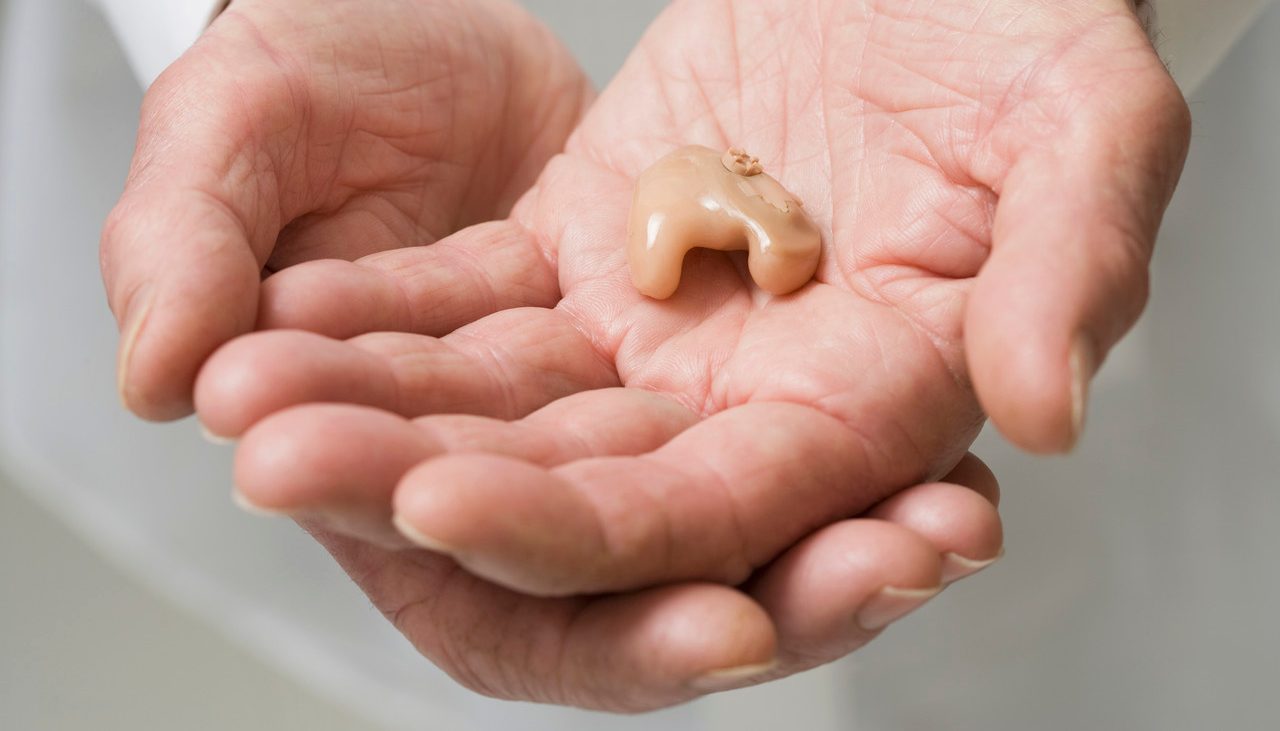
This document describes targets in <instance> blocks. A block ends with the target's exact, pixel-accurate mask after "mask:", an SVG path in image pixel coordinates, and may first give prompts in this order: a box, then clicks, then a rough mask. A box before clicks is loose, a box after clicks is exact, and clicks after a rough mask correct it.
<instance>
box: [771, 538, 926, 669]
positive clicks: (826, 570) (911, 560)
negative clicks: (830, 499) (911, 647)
mask: <svg viewBox="0 0 1280 731" xmlns="http://www.w3.org/2000/svg"><path fill="white" fill-rule="evenodd" d="M942 569H943V567H942V559H941V557H940V556H939V555H938V552H937V550H936V549H935V548H934V547H933V545H932V544H931V543H930V542H929V541H928V540H927V539H926V538H924V537H923V536H921V535H919V534H918V533H916V532H915V531H912V530H911V529H909V528H906V527H903V526H900V525H896V524H894V523H890V522H886V521H882V520H874V519H858V520H849V521H844V522H842V523H837V524H835V525H832V526H829V527H827V528H824V529H823V530H821V531H818V532H817V533H815V534H814V535H812V536H810V537H809V538H807V539H805V540H804V541H802V542H801V543H800V544H798V545H797V546H796V547H794V548H792V549H791V550H790V551H788V552H787V553H786V554H784V555H783V557H782V558H780V559H779V560H778V561H777V562H775V563H774V564H773V565H771V566H770V567H769V568H768V569H766V570H765V572H764V573H763V574H762V575H761V576H760V578H759V579H758V581H757V583H756V584H755V586H754V587H753V590H752V595H753V596H754V597H755V598H756V599H757V600H758V601H759V602H760V603H761V605H762V606H763V607H764V608H765V609H766V610H767V611H768V612H769V614H770V616H772V617H773V618H774V622H775V623H776V625H777V628H778V632H779V637H780V638H781V642H782V646H783V648H784V650H785V652H786V653H787V655H788V656H789V657H793V658H797V659H799V660H801V661H803V662H805V664H815V663H816V662H825V661H828V660H832V659H835V658H837V657H841V656H843V655H845V654H846V653H848V652H851V651H852V650H854V649H856V648H858V647H860V646H861V645H863V644H865V643H866V642H868V641H869V640H870V639H871V638H872V637H873V636H874V634H875V633H876V632H878V631H879V630H880V629H881V628H883V627H884V626H885V625H887V624H889V623H891V622H893V621H896V620H897V619H899V618H901V617H902V616H903V615H904V614H906V613H908V612H910V611H911V610H913V609H915V608H916V607H918V606H919V605H920V604H923V603H924V602H926V601H928V600H929V599H930V598H932V597H933V596H934V595H935V594H936V593H937V592H938V591H939V590H940V589H941V587H942Z"/></svg>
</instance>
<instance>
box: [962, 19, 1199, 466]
mask: <svg viewBox="0 0 1280 731" xmlns="http://www.w3.org/2000/svg"><path fill="white" fill-rule="evenodd" d="M1130 25H1132V26H1133V28H1131V29H1130V30H1131V31H1132V33H1131V35H1132V36H1133V39H1132V44H1133V46H1134V50H1133V52H1132V53H1130V54H1127V55H1126V54H1119V55H1117V56H1116V57H1114V58H1108V59H1107V61H1106V62H1105V68H1103V69H1102V70H1101V72H1097V71H1094V72H1092V73H1093V74H1094V76H1099V77H1100V78H1083V79H1074V80H1073V82H1072V83H1074V84H1076V85H1078V86H1079V85H1084V86H1086V87H1087V89H1088V92H1087V94H1088V97H1087V99H1085V100H1081V101H1079V102H1078V103H1073V104H1072V105H1071V106H1070V107H1069V108H1068V109H1067V110H1064V111H1062V112H1061V115H1062V117H1063V118H1062V119H1060V120H1058V119H1054V120H1042V121H1038V122H1035V123H1034V124H1037V125H1039V126H1042V127H1047V128H1049V129H1052V135H1051V138H1050V139H1048V140H1039V139H1035V140H1032V141H1030V142H1028V141H1025V140H1024V141H1021V142H1018V143H1010V147H1011V148H1012V149H1011V151H1010V156H1011V157H1012V158H1013V164H1012V168H1011V169H1010V171H1009V173H1008V175H1007V176H1006V177H1005V178H1004V179H1003V180H1002V181H1001V182H1000V183H999V185H998V187H997V189H998V190H999V191H1000V202H999V205H998V207H997V212H996V220H995V227H994V231H993V249H992V253H991V256H990V259H989V260H988V262H987V263H986V265H985V267H984V268H983V270H982V272H981V273H980V274H979V276H978V278H977V281H976V283H975V286H974V289H973V293H972V296H971V298H970V301H969V305H968V312H967V315H966V323H965V340H966V349H967V357H968V362H969V367H970V371H971V375H972V379H973V382H974V386H975V388H976V390H977V393H978V396H979V398H980V400H981V402H982V404H983V406H984V407H985V408H986V410H987V412H988V413H989V414H990V416H991V419H992V421H993V422H994V423H995V424H996V426H997V427H999V428H1000V430H1001V431H1002V432H1003V433H1004V434H1005V435H1006V436H1007V437H1008V438H1009V439H1010V440H1011V441H1013V442H1014V443H1016V444H1018V445H1020V446H1022V447H1024V448H1026V449H1029V450H1033V451H1036V452H1060V451H1066V450H1069V449H1071V448H1072V447H1073V446H1074V444H1075V443H1076V442H1077V440H1078V439H1079V436H1080V433H1081V430H1082V429H1083V425H1084V417H1085V406H1086V402H1087V396H1088V384H1089V381H1090V379H1091V378H1092V377H1093V375H1094V374H1095V372H1096V370H1097V369H1098V366H1099V365H1100V364H1101V362H1102V359H1103V358H1104V357H1105V355H1106V353H1107V351H1108V350H1109V349H1110V348H1111V347H1112V346H1113V345H1114V344H1115V343H1116V342H1117V341H1118V340H1119V338H1120V337H1121V336H1122V335H1123V334H1124V333H1125V332H1127V331H1128V330H1129V328H1130V327H1132V325H1133V324H1134V322H1135V321H1136V320H1137V318H1138V316H1139V315H1140V314H1141V312H1142V309H1143V306H1144V305H1145V302H1146V299H1147V287H1148V283H1147V278H1148V272H1147V268H1148V264H1149V261H1150V257H1151V253H1152V248H1153V246H1154V243H1155V239H1156V233H1157V230H1158V229H1159V225H1160V220H1161V217H1162V216H1163V214H1164V210H1165V207H1166V206H1167V205H1168V203H1169V200H1170V198H1171V196H1172V194H1173V189H1174V186H1175V185H1176V183H1177V180H1178V177H1179V175H1180V173H1181V170H1182V165H1183V161H1184V159H1185V155H1186V150H1187V145H1188V139H1189V127H1190V121H1189V115H1188V112H1187V106H1186V103H1185V102H1184V101H1183V98H1182V96H1181V94H1180V93H1179V91H1178V89H1177V87H1176V86H1175V85H1174V83H1173V81H1172V80H1171V79H1170V78H1169V76H1168V74H1167V73H1166V72H1165V70H1164V68H1163V67H1162V66H1161V65H1160V62H1159V59H1158V58H1156V56H1155V54H1154V53H1153V52H1151V49H1150V46H1149V44H1147V41H1146V39H1145V36H1143V35H1142V33H1141V29H1139V28H1138V27H1137V24H1136V23H1131V24H1130ZM1096 67H1097V64H1096V63H1094V64H1093V68H1096ZM1082 73H1084V72H1082ZM1022 131H1025V130H1022ZM1027 136H1031V135H1029V134H1028V135H1027Z"/></svg>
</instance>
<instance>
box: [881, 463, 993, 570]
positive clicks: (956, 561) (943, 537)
mask: <svg viewBox="0 0 1280 731" xmlns="http://www.w3.org/2000/svg"><path fill="white" fill-rule="evenodd" d="M998 491H999V488H998V487H997V486H996V481H995V477H994V475H992V474H991V471H990V470H989V469H987V467H986V465H984V464H983V463H982V461H981V460H979V459H978V458H977V457H975V456H973V455H972V454H970V455H966V456H965V458H964V459H963V460H961V462H960V464H959V465H958V466H957V467H956V468H955V469H954V470H952V472H951V474H949V475H947V476H946V477H944V478H943V479H942V481H941V482H933V483H928V484H924V485H917V486H915V487H911V488H907V489H906V490H903V491H902V492H899V493H897V494H895V495H893V496H892V497H890V498H888V499H887V500H885V501H884V502H881V503H880V504H878V505H876V506H875V507H874V508H872V509H871V510H870V511H868V512H867V514H866V517H868V518H874V519H877V520H883V521H886V522H889V523H894V524H896V525H900V526H902V527H904V528H908V529H910V530H912V531H913V532H915V533H916V534H917V535H919V536H921V537H923V538H924V539H925V540H927V541H929V543H931V544H932V545H933V547H934V550H936V551H937V552H938V554H939V555H940V556H941V557H942V580H943V582H944V583H948V584H949V583H951V582H953V581H958V580H959V579H962V578H964V577H966V576H971V575H973V574H976V573H978V572H979V571H981V570H983V569H985V568H987V567H988V566H990V565H991V564H993V563H995V562H996V561H997V560H999V558H1000V557H1001V556H1002V555H1003V546H1004V530H1003V527H1002V525H1001V521H1000V513H999V512H998V511H997V510H996V499H998V497H997V498H996V499H993V495H994V496H998Z"/></svg>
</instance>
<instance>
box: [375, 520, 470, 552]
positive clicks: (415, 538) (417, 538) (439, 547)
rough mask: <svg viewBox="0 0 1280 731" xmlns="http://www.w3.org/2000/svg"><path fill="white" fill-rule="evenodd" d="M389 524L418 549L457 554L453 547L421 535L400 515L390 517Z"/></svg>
mask: <svg viewBox="0 0 1280 731" xmlns="http://www.w3.org/2000/svg"><path fill="white" fill-rule="evenodd" d="M391 523H392V525H394V526H395V527H396V530H397V531H399V532H400V535H402V536H404V537H405V538H407V539H409V542H410V543H412V544H414V545H416V546H418V547H419V548H425V549H427V550H428V551H435V552H436V553H444V554H452V553H457V549H455V548H454V547H453V546H450V545H449V544H448V543H445V542H444V541H442V540H439V539H437V538H432V537H431V536H429V535H427V534H425V533H423V532H422V531H420V530H418V529H417V528H416V527H414V526H413V525H412V524H410V523H409V521H407V520H405V519H404V518H403V517H402V516H400V515H395V516H392V518H391Z"/></svg>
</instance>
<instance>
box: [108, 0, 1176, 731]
mask: <svg viewBox="0 0 1280 731" xmlns="http://www.w3.org/2000/svg"><path fill="white" fill-rule="evenodd" d="M497 8H499V6H498V5H497V4H496V3H488V2H472V3H461V2H428V1H427V0H422V1H420V2H412V1H411V0H405V1H402V2H396V1H393V0H383V1H382V2H377V3H369V2H361V3H344V2H332V3H325V4H316V3H309V2H301V1H298V2H293V1H289V0H278V1H277V2H269V1H266V0H258V1H255V0H237V2H235V3H233V5H232V7H231V9H230V11H229V12H228V13H227V14H225V15H224V16H223V17H222V18H220V19H219V20H218V22H217V23H215V25H214V27H213V28H212V29H211V31H210V32H209V33H208V34H207V35H206V37H205V38H204V39H203V40H202V41H201V42H200V43H199V44H198V45H197V46H196V47H195V48H194V49H193V50H192V51H191V52H190V53H188V54H187V56H186V57H184V58H183V59H182V60H181V61H180V62H179V63H178V64H176V65H175V66H174V67H173V68H172V69H171V70H170V72H168V73H167V74H166V76H165V77H163V78H162V80H161V81H160V82H159V83H158V84H157V85H156V86H155V87H154V88H153V89H152V90H151V91H150V92H149V94H148V99H147V103H146V109H145V110H144V124H143V128H142V131H141V133H140V138H139V149H138V154H137V157H136V160H135V167H134V171H133V174H132V175H131V178H130V181H129V184H128V187H127V189H126V192H125V194H124V196H123V198H122V201H121V204H120V206H119V207H118V208H117V210H116V211H115V212H114V213H113V215H112V217H111V220H110V221H109V223H108V226H107V230H106V232H105V234H104V240H103V262H104V273H105V277H106V281H107V289H108V294H109V297H110V300H111V303H112V307H113V310H114V311H115V312H116V314H117V316H118V317H119V319H120V321H121V326H122V331H123V333H124V336H123V338H122V347H121V376H120V377H121V392H122V396H123V398H124V399H125V402H126V404H127V405H128V406H129V407H130V408H132V409H133V410H134V411H136V412H138V413H139V414H140V415H143V416H146V417H149V418H175V417H178V416H182V415H184V414H186V413H189V412H190V411H191V410H192V408H193V407H194V408H196V409H197V410H198V411H199V415H200V418H201V420H202V421H203V423H204V424H205V425H206V426H207V427H208V429H209V430H210V431H212V432H213V433H215V434H218V435H222V436H227V437H240V438H242V441H241V443H240V445H239V447H238V454H237V465H236V482H237V486H238V488H239V490H240V494H241V497H242V499H244V500H246V501H247V502H249V503H251V504H253V505H256V506H258V507H260V508H265V509H270V510H274V511H278V512H285V513H289V514H292V515H294V516H295V517H298V518H299V519H300V520H301V521H302V522H303V523H304V525H306V526H308V527H309V528H310V529H311V530H312V531H313V532H314V533H316V535H317V537H318V538H319V539H320V540H321V541H322V542H323V543H324V544H325V545H326V546H327V547H328V548H329V549H330V550H331V551H332V552H333V553H334V554H335V556H336V557H337V558H338V560H339V561H340V562H341V563H342V564H343V566H344V567H345V568H346V569H347V570H348V572H349V573H351V575H352V576H353V578H354V579H355V580H356V581H357V582H359V583H360V584H361V586H362V587H363V588H364V589H365V591H366V592H368V593H369V595H370V597H371V598H372V599H373V601H374V602H375V603H376V604H377V605H378V606H379V607H380V608H382V609H383V611H384V612H386V613H387V615H388V616H389V617H390V618H391V619H392V620H393V621H395V622H396V625H397V627H398V628H399V629H400V630H401V631H402V632H403V633H404V634H405V635H406V637H408V638H409V640H411V641H412V642H414V644H415V645H416V646H417V647H418V648H419V649H420V650H421V651H422V652H423V653H424V654H425V655H426V656H427V657H429V658H430V659H432V660H433V661H434V662H436V663H438V664H440V665H441V666H442V667H443V668H444V669H445V670H447V671H448V672H450V673H451V674H453V675H454V677H456V678H458V679H459V680H460V681H461V682H463V683H465V684H467V685H468V686H470V687H473V688H476V689H478V690H481V691H483V692H486V693H490V694H493V695H497V696H501V697H508V698H527V699H534V700H540V701H546V702H554V703H563V704H572V705H579V706H585V707H592V708H605V709H612V710H628V711H634V710H644V709H650V708H657V707H661V706H664V705H670V704H673V703H679V702H682V701H685V700H688V699H690V698H693V697H696V696H697V695H699V694H701V693H704V692H708V691H710V690H720V689H725V688H729V687H735V686H737V685H744V684H749V683H752V682H759V681H761V680H764V679H768V678H772V677H778V676H781V675H785V674H789V673H793V672H797V671H799V670H803V669H805V668H808V667H812V666H814V665H817V664H821V663H824V662H828V661H830V660H833V659H836V658H838V657H841V656H843V655H844V654H847V653H848V652H850V651H852V650H854V649H856V648H857V647H859V646H861V645H862V644H864V643H865V642H867V641H868V640H869V639H871V638H872V637H873V636H874V635H875V633H876V631H877V630H878V629H879V627H880V626H882V625H883V623H884V622H885V621H887V620H891V619H893V618H896V617H897V616H899V615H900V614H902V613H903V612H905V611H907V610H909V609H911V608H913V607H914V606H916V605H918V604H919V603H920V602H922V601H924V599H926V598H927V597H928V595H929V594H930V593H931V592H932V591H934V590H936V589H937V588H938V587H940V586H941V585H942V584H943V583H944V581H947V580H950V579H954V578H957V577H959V576H961V575H963V574H964V573H966V572H968V571H972V570H973V569H974V568H977V567H979V566H981V565H983V564H984V563H985V562H986V561H988V560H990V559H992V558H994V557H995V556H996V555H997V554H998V552H999V550H1000V545H1001V534H1000V523H999V517H998V515H997V514H996V512H995V508H994V503H995V497H996V488H995V482H994V479H993V478H992V477H991V476H990V473H989V472H988V471H986V469H985V468H984V467H982V466H981V463H979V462H977V461H976V459H974V458H972V457H966V456H965V452H966V450H967V448H968V447H969V445H970V444H971V442H972V440H973V439H974V437H975V436H976V434H977V431H978V429H979V428H980V426H981V424H982V421H983V417H984V413H985V414H987V415H989V416H990V417H991V418H992V420H993V421H994V422H995V424H996V425H997V426H998V427H999V428H1000V429H1001V431H1002V432H1003V433H1004V434H1005V435H1006V436H1007V437H1008V438H1009V439H1011V440H1012V441H1014V442H1015V443H1017V444H1019V445H1021V446H1023V447H1025V448H1027V449H1030V450H1034V451H1037V452H1058V451H1064V450H1067V449H1069V448H1071V446H1072V445H1073V444H1074V443H1075V442H1076V440H1077V439H1078V438H1079V435H1080V430H1081V428H1082V425H1083V414H1084V408H1083V405H1084V402H1085V399H1086V395H1087V382H1088V379H1089V378H1090V377H1091V376H1092V375H1093V373H1094V371H1095V370H1096V368H1097V365H1098V364H1099V363H1100V362H1101V358H1102V357H1103V355H1104V354H1105V353H1106V351H1107V350H1108V349H1109V348H1110V347H1111V346H1112V345H1113V344H1114V343H1115V342H1116V341H1117V340H1118V339H1119V337H1120V336H1121V335H1122V334H1123V333H1124V332H1125V331H1126V330H1127V329H1128V328H1129V327H1130V326H1131V325H1132V323H1133V321H1134V320H1135V319H1136V317H1137V315H1138V314H1139V312H1140V311H1141V307H1142V304H1143V302H1144V301H1145V298H1146V276H1147V264H1148V261H1149V257H1150V253H1151V248H1152V245H1153V243H1154V239H1155V235H1156V231H1157V228H1158V225H1159V221H1160V218H1161V216H1162V214H1163V211H1164V208H1165V206H1166V205H1167V203H1168V200H1169V197H1170V196H1171V194H1172V191H1173V187H1174V185H1175V184H1176V181H1177V178H1178V175H1179V172H1180V170H1181V166H1182V161H1183V159H1184V156H1185V152H1186V146H1187V140H1188V127H1189V123H1188V118H1187V112H1186V107H1185V104H1184V103H1183V101H1182V98H1181V96H1180V95H1179V93H1178V91H1177V89H1176V87H1175V86H1174V85H1173V83H1172V81H1171V80H1170V79H1169V78H1168V76H1167V74H1166V73H1165V71H1164V68H1163V67H1162V66H1161V64H1160V62H1159V59H1158V58H1157V56H1156V54H1155V52H1154V51H1153V50H1152V48H1151V45H1150V43H1149V41H1148V40H1147V38H1146V36H1145V34H1144V32H1143V29H1142V28H1141V27H1140V25H1139V23H1138V22H1137V20H1136V18H1135V17H1134V14H1133V10H1132V8H1131V7H1130V5H1129V4H1127V3H1125V2H1123V1H1122V0H1078V1H1077V2H1043V1H1040V0H999V1H997V2H987V3H981V4H964V3H960V4H945V3H919V4H917V3H903V2H896V1H894V2H888V1H886V2H869V3H868V2H837V1H835V0H830V1H827V2H819V1H818V0H767V1H764V2H761V1H759V0H752V1H750V2H748V1H747V0H739V1H737V2H735V1H732V0H730V1H727V2H726V1H723V0H721V1H718V2H711V1H710V0H686V1H685V2H677V3H675V4H674V5H673V6H672V7H671V8H670V9H669V10H668V11H667V12H666V13H665V14H664V15H663V16H662V18H660V19H659V21H658V22H657V23H656V24H655V25H654V27H653V28H651V29H650V31H649V33H648V34H647V35H646V37H645V39H644V40H643V41H642V43H641V45H640V47H639V49H638V50H637V51H636V53H635V54H634V55H633V57H632V58H631V60H630V61H629V62H628V64H627V66H626V67H625V68H624V70H623V71H622V72H621V74H620V75H619V77H618V78H617V79H616V80H615V81H614V82H613V83H612V84H611V85H610V87H609V88H608V89H606V90H605V92H604V93H603V95H602V96H601V98H600V99H599V100H598V101H597V102H596V103H595V104H594V105H593V106H591V107H590V111H589V112H588V113H586V114H585V117H583V112H584V110H585V109H587V107H588V105H589V104H590V99H591V97H590V91H589V90H588V88H587V86H586V83H585V81H584V80H583V77H582V76H581V73H580V72H579V71H578V70H577V68H576V66H574V65H573V63H572V61H571V59H569V58H568V56H567V55H566V54H565V52H564V51H563V49H561V48H560V47H559V46H558V45H556V44H555V42H554V41H553V40H552V39H550V37H549V35H547V33H546V31H545V29H543V28H541V27H540V26H539V25H537V24H536V23H535V22H534V21H533V20H532V19H530V18H528V17H527V16H524V15H523V14H521V13H518V12H516V11H514V10H512V9H510V8H501V9H502V10H505V11H507V12H503V13H497V12H494V11H495V9H497ZM300 19H309V20H311V21H314V22H302V21H301V20H300ZM446 23H447V24H446ZM459 38H463V39H464V41H465V42H463V41H459V40H458V39H459ZM494 69H499V71H498V72H496V73H495V72H494ZM495 140H500V141H502V144H497V145H495ZM691 143H694V144H703V145H707V146H709V147H713V148H727V147H729V146H739V147H744V148H747V149H749V150H750V151H751V152H752V154H754V155H756V156H759V157H760V158H761V161H762V163H764V165H765V167H766V169H768V170H769V171H770V173H771V174H773V175H774V176H775V177H777V178H779V180H781V181H782V182H783V184H784V185H786V186H787V187H788V188H789V189H790V190H792V191H793V192H795V193H796V194H797V195H798V196H799V197H800V198H801V199H802V200H804V201H805V206H806V210H807V211H808V212H809V213H810V215H812V216H813V217H814V219H815V221H816V222H818V224H819V226H820V227H821V228H822V229H823V231H824V246H825V250H824V254H823V259H822V263H821V265H820V268H819V271H818V275H817V277H816V280H815V282H814V283H813V284H811V285H809V286H808V287H806V288H803V289H801V290H800V291H798V292H797V293H795V294H793V295H789V296H787V297H781V298H774V297H770V296H768V295H765V294H762V293H760V292H759V291H758V290H754V289H753V288H752V287H751V286H750V284H749V280H748V278H747V277H746V276H745V273H744V270H743V262H742V261H741V259H740V258H736V259H735V258H730V257H726V256H725V255H723V254H718V253H709V252H695V253H693V254H691V255H690V257H689V263H688V264H687V265H686V269H685V280H684V281H683V282H682V284H681V287H680V290H679V291H678V292H677V293H676V295H675V296H674V297H672V298H671V299H670V300H667V301H665V302H656V301H653V300H649V299H647V298H644V297H643V296H641V295H639V294H638V293H637V292H635V291H634V289H633V288H632V286H631V284H630V281H629V277H628V272H627V269H626V260H625V250H624V246H623V242H624V239H625V227H626V219H627V206H628V203H629V200H630V192H631V191H630V185H631V181H632V180H633V179H634V177H635V176H636V175H637V174H638V173H639V172H640V171H641V170H643V169H644V168H645V167H647V165H649V164H651V163H652V162H653V161H654V160H656V159H658V158H659V157H660V156H662V155H663V154H665V153H666V152H669V151H670V150H672V149H674V148H675V147H678V146H680V145H684V144H691ZM544 163H546V165H545V168H544ZM529 186H532V187H529ZM526 188H527V191H526V190H525V189H526ZM513 205H514V207H512V206H513ZM486 221H487V223H485V222H486ZM470 224H480V225H478V226H470V227H468V226H469V225H470ZM421 244H431V245H429V246H421ZM406 247H407V248H406ZM264 268H266V269H267V270H269V271H272V272H278V273H276V274H274V275H273V276H270V277H268V278H266V279H265V280H264V281H262V282H261V283H260V275H261V273H262V272H263V270H264ZM253 330H261V331H264V332H258V333H255V334H247V333H250V332H251V331H253ZM215 351H216V353H215ZM447 414H454V415H447ZM457 414H465V415H457ZM937 480H941V481H940V482H938V481H937ZM913 485H914V487H913ZM415 544H417V545H418V546H425V547H427V548H430V549H432V550H427V549H426V548H418V547H415ZM602 593H607V594H606V595H605V596H603V597H601V596H600V595H601V594H602ZM585 596H591V597H594V598H584V597H585ZM726 670H727V671H728V672H722V671H726Z"/></svg>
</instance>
